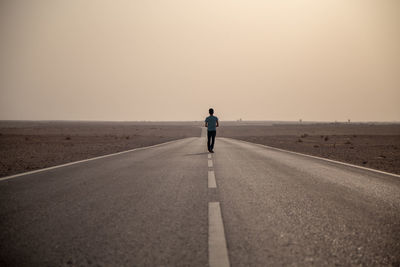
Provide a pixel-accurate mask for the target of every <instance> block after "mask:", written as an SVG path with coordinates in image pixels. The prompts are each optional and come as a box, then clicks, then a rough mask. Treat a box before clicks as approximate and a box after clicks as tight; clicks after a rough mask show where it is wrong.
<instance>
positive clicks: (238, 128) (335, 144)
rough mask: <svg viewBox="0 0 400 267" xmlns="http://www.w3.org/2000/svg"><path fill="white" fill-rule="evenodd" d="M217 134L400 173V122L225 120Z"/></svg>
mask: <svg viewBox="0 0 400 267" xmlns="http://www.w3.org/2000/svg"><path fill="white" fill-rule="evenodd" d="M221 124H222V126H221V127H220V128H219V130H218V136H220V137H221V136H224V137H231V138H236V139H240V140H245V141H249V142H254V143H259V144H264V145H268V146H272V147H277V148H282V149H287V150H291V151H296V152H301V153H305V154H309V155H315V156H320V157H325V158H329V159H335V160H339V161H343V162H348V163H352V164H355V165H359V166H364V167H368V168H373V169H378V170H383V171H387V172H392V173H397V174H400V124H356V123H351V124H345V123H330V124H328V123H325V124H322V123H321V124H301V125H300V124H275V125H266V124H261V123H260V124H259V125H254V124H245V123H236V124H235V123H229V124H225V125H224V124H223V123H221Z"/></svg>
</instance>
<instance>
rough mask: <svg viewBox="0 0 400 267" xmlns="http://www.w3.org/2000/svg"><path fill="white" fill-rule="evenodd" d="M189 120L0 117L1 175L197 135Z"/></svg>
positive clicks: (195, 126) (198, 131) (195, 127)
mask: <svg viewBox="0 0 400 267" xmlns="http://www.w3.org/2000/svg"><path fill="white" fill-rule="evenodd" d="M199 125H200V124H196V123H191V122H187V123H185V122H180V123H178V124H177V123H163V122H158V123H150V122H67V121H38V122H34V121H1V122H0V176H8V175H12V174H16V173H21V172H26V171H32V170H36V169H41V168H46V167H51V166H55V165H59V164H63V163H67V162H72V161H77V160H82V159H87V158H92V157H96V156H101V155H106V154H110V153H115V152H120V151H124V150H128V149H133V148H138V147H144V146H151V145H155V144H159V143H163V142H168V141H172V140H176V139H181V138H185V137H192V136H196V137H198V136H200V128H199V127H198V126H199Z"/></svg>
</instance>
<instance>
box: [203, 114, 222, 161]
mask: <svg viewBox="0 0 400 267" xmlns="http://www.w3.org/2000/svg"><path fill="white" fill-rule="evenodd" d="M208 112H209V113H210V116H208V117H207V118H206V120H205V126H206V127H207V147H208V152H210V153H214V151H213V149H214V143H215V135H216V134H217V127H218V126H219V123H218V118H217V117H215V116H214V109H212V108H210V109H209V110H208Z"/></svg>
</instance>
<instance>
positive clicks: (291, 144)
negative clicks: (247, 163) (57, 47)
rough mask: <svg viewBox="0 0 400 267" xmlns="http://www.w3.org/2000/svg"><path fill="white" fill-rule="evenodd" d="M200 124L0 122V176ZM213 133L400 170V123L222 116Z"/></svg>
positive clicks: (179, 134)
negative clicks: (244, 119) (232, 119)
mask: <svg viewBox="0 0 400 267" xmlns="http://www.w3.org/2000/svg"><path fill="white" fill-rule="evenodd" d="M202 125H203V123H202V122H84V121H82V122H67V121H0V176H8V175H12V174H16V173H22V172H26V171H31V170H36V169H41V168H46V167H50V166H55V165H58V164H63V163H67V162H72V161H77V160H82V159H87V158H91V157H96V156H101V155H106V154H110V153H115V152H119V151H124V150H128V149H132V148H137V147H144V146H150V145H154V144H158V143H163V142H167V141H171V140H176V139H181V138H185V137H198V136H200V128H199V126H202ZM218 137H230V138H235V139H240V140H244V141H249V142H254V143H259V144H264V145H268V146H272V147H277V148H282V149H287V150H291V151H296V152H301V153H305V154H310V155H315V156H321V157H326V158H330V159H335V160H339V161H343V162H348V163H352V164H356V165H360V166H365V167H369V168H374V169H378V170H383V171H387V172H392V173H397V174H400V124H377V123H309V124H307V123H302V124H300V123H279V122H224V121H221V127H219V129H218V133H217V138H218ZM216 152H217V153H218V140H217V144H216Z"/></svg>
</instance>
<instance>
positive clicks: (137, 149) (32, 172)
mask: <svg viewBox="0 0 400 267" xmlns="http://www.w3.org/2000/svg"><path fill="white" fill-rule="evenodd" d="M184 139H187V138H183V139H178V140H173V141H168V142H165V143H160V144H157V145H153V146H145V147H138V148H134V149H130V150H125V151H121V152H117V153H113V154H108V155H103V156H99V157H95V158H90V159H84V160H79V161H74V162H69V163H65V164H61V165H57V166H53V167H48V168H44V169H39V170H34V171H29V172H23V173H19V174H14V175H11V176H6V177H3V178H0V181H4V180H9V179H13V178H18V177H21V176H25V175H29V174H34V173H38V172H44V171H48V170H53V169H57V168H61V167H66V166H70V165H74V164H78V163H82V162H87V161H92V160H96V159H102V158H108V157H112V156H116V155H121V154H125V153H129V152H133V151H139V150H143V149H148V148H153V147H158V146H162V145H166V144H169V143H174V142H178V141H182V140H184Z"/></svg>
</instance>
